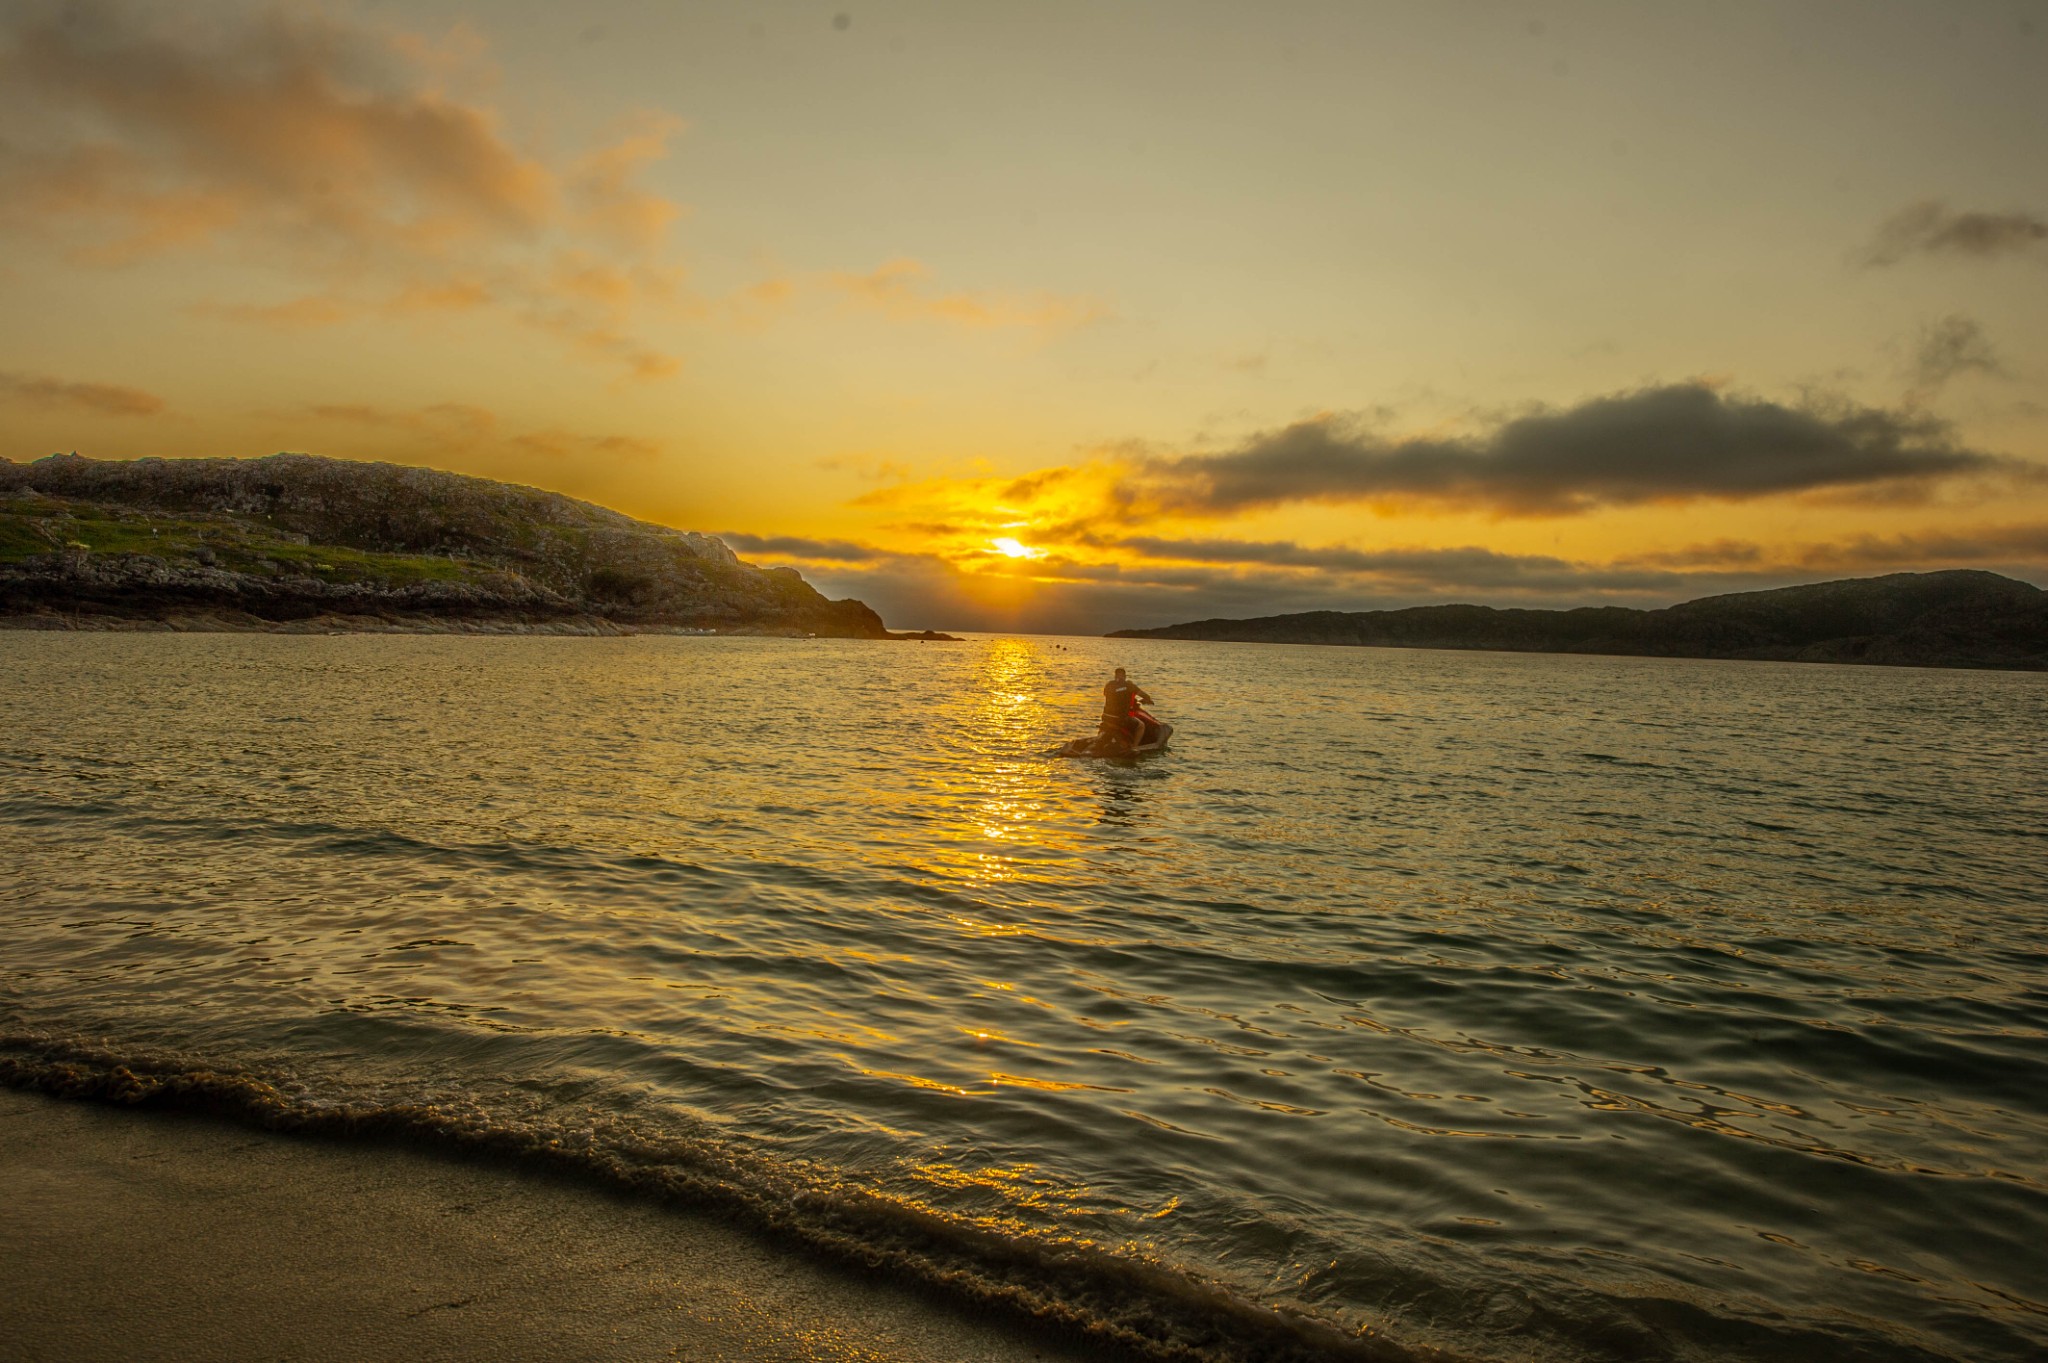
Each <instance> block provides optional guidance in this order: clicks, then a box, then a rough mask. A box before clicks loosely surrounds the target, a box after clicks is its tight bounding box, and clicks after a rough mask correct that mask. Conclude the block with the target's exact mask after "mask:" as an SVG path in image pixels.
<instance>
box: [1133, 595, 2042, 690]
mask: <svg viewBox="0 0 2048 1363" xmlns="http://www.w3.org/2000/svg"><path fill="white" fill-rule="evenodd" d="M1109 637H1110V638H1113V639H1207V640H1215V641H1219V642H1226V641H1227V642H1236V643H1266V644H1346V645H1354V646H1360V645H1362V646H1369V647H1380V648H1459V649H1496V650H1502V651H1506V652H1522V653H1619V654H1645V655H1655V656H1661V657H1673V658H1771V659H1781V660H1786V661H1793V662H1822V663H1884V664H1893V665H1899V666H1908V667H1993V668H2016V669H2028V670H2039V669H2048V593H2044V592H2042V591H2041V590H2040V589H2039V588H2038V587H2034V586H2032V585H2030V584H2028V583H2025V582H2019V581H2016V580H2014V579H2013V578H2009V577H2001V576H2000V575H1998V574H1997V573H1987V572H1981V571H1976V570H1956V571H1951V572H1940V573H1892V574H1890V575H1888V576H1885V577H1869V578H1849V579H1846V580H1843V581H1839V582H1817V583H1814V584H1812V585H1811V586H1805V587H1783V588H1779V589H1778V590H1775V591H1763V592H1739V593H1736V594H1734V595H1731V596H1709V597H1703V598H1701V599H1700V600H1698V601H1688V602H1685V603H1684V604H1683V605H1678V606H1671V607H1668V608H1667V609H1664V610H1652V611H1645V610H1632V609H1629V608H1627V607H1623V606H1600V607H1585V608H1581V609H1579V610H1562V611H1558V610H1496V609H1494V608H1492V607H1490V606H1417V607H1414V608H1412V609H1409V610H1393V611H1308V612H1305V613H1303V614H1299V615H1268V616H1262V617H1260V618H1257V619H1251V620H1197V621H1194V622H1192V623H1190V624H1185V625H1167V626H1164V627H1162V628H1159V629H1124V630H1117V631H1116V632H1115V633H1114V634H1112V635H1110V636H1109Z"/></svg>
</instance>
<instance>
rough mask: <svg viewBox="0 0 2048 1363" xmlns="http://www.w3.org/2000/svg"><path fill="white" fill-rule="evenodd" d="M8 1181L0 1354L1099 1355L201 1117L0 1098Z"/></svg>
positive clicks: (599, 1212) (655, 1226)
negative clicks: (4, 1344) (2, 1347)
mask: <svg viewBox="0 0 2048 1363" xmlns="http://www.w3.org/2000/svg"><path fill="white" fill-rule="evenodd" d="M0 1185H4V1186H5V1187H7V1189H8V1191H9V1195H8V1197H6V1198H4V1199H0V1244H4V1245H6V1246H7V1247H8V1249H9V1253H7V1254H5V1255H0V1338H4V1339H7V1340H8V1341H10V1343H9V1347H8V1350H7V1352H8V1356H9V1357H10V1358H14V1359H21V1360H42V1359H50V1360H56V1359H64V1360H78V1361H79V1363H98V1361H99V1360H106V1363H115V1361H116V1360H121V1361H122V1363H126V1361H127V1360H138V1361H140V1360H151V1359H166V1360H168V1359H186V1358H209V1359H221V1360H242V1359H247V1360H251V1361H252V1363H254V1360H258V1359H263V1360H275V1359H282V1358H289V1359H293V1360H302V1361H303V1360H328V1359H333V1360H343V1359H359V1358H420V1359H431V1358H546V1359H550V1360H563V1361H564V1363H567V1361H568V1360H578V1359H591V1360H597V1359H669V1358H687V1359H691V1360H704V1361H705V1363H711V1361H712V1360H716V1361H717V1363H799V1361H801V1363H841V1361H842V1360H843V1361H844V1363H856V1360H858V1361H860V1363H868V1361H869V1360H879V1359H900V1360H905V1363H940V1361H941V1360H969V1359H975V1360H980V1359H986V1360H990V1361H991V1363H1026V1361H1027V1360H1035V1361H1036V1363H1080V1360H1083V1359H1085V1358H1090V1357H1101V1356H1102V1355H1101V1353H1100V1352H1099V1350H1096V1349H1090V1350H1086V1351H1083V1350H1078V1349H1075V1348H1073V1347H1071V1346H1069V1345H1067V1344H1066V1343H1064V1342H1063V1341H1060V1340H1056V1339H1053V1338H1050V1337H1048V1336H1045V1335H1042V1334H1037V1333H1036V1332H1032V1331H1029V1330H1028V1329H1020V1328H1019V1327H1018V1326H1017V1325H1016V1323H1015V1322H1013V1321H1007V1320H1000V1319H995V1318H989V1317H977V1316H976V1315H974V1314H973V1313H971V1312H969V1311H966V1310H964V1309H955V1308H952V1307H949V1306H946V1305H944V1304H941V1303H938V1302H936V1301H934V1300H932V1299H931V1297H930V1296H929V1295H928V1294H920V1293H918V1292H916V1291H914V1290H912V1289H909V1288H906V1287H904V1286H901V1285H899V1284H897V1283H894V1282H892V1281H890V1280H888V1279H886V1278H884V1277H882V1276H880V1275H864V1274H861V1273H859V1272H857V1271H855V1270H852V1269H845V1268H834V1267H831V1266H827V1265H822V1264H818V1263H815V1262H813V1261H810V1260H807V1259H804V1258H802V1257H800V1256H797V1255H795V1254H792V1253H789V1252H787V1251H782V1250H777V1249H775V1248H772V1247H770V1246H768V1245H765V1244H764V1243H763V1242H762V1241H761V1240H759V1239H758V1238H757V1237H755V1236H753V1235H750V1234H748V1233H747V1232H744V1231H741V1230H738V1229H735V1228H733V1227H731V1226H728V1225H725V1224H722V1223H721V1222H719V1221H718V1220H716V1219H715V1218H713V1217H711V1216H709V1215H705V1214H701V1213H695V1212H691V1211H689V1210H688V1209H679V1208H675V1207H669V1206H660V1205H651V1204H649V1203H646V1202H644V1201H636V1200H633V1199H630V1198H625V1197H620V1196H617V1195H615V1194H612V1193H608V1192H605V1191H603V1190H600V1189H595V1188H589V1187H583V1186H579V1185H576V1184H574V1183H571V1182H568V1181H565V1180H561V1179H555V1178H549V1177H546V1176H544V1175H540V1174H536V1173H533V1172H531V1171H524V1170H520V1169H517V1168H511V1167H506V1166H504V1165H499V1164H493V1163H489V1162H482V1161H467V1160H459V1159H453V1158H449V1157H447V1156H445V1155H440V1154H436V1153H433V1152H431V1151H422V1150H415V1149H410V1148H405V1147H399V1146H393V1145H389V1144H351V1143H343V1142H337V1141H325V1140H318V1139H306V1138H303V1137H294V1136H287V1135H280V1134H277V1133H273V1132H267V1131H262V1130H257V1129H253V1128H251V1127H249V1126H246V1125H241V1124H236V1123H232V1122H228V1121H224V1120H222V1119H219V1118H216V1117H210V1116H206V1115H199V1114H191V1113H179V1112H164V1111H141V1110H126V1111H124V1110H118V1109H116V1108H113V1107H110V1106H105V1105H102V1104H97V1103H90V1102H79V1101H76V1100H70V1099H63V1098H56V1097H51V1096H47V1095H44V1094H39V1093H33V1092H27V1091H23V1090H20V1089H15V1088H11V1087H0Z"/></svg>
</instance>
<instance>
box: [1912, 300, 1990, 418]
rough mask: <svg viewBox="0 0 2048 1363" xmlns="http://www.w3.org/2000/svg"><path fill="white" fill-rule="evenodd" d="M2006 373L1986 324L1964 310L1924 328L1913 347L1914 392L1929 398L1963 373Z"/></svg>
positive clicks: (1916, 396) (1924, 398) (1921, 398)
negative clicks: (1980, 323) (1978, 321)
mask: <svg viewBox="0 0 2048 1363" xmlns="http://www.w3.org/2000/svg"><path fill="white" fill-rule="evenodd" d="M1969 373H1977V374H1988V375H1992V376H1994V377H1999V376H2003V375H2004V374H2005V366H2004V365H2003V364H2002V363H2000V362H1999V359H1998V355H1997V352H1995V351H1993V350H1992V348H1991V342H1990V340H1989V339H1987V338H1986V337H1985V335H1984V328H1982V327H1980V326H1978V325H1977V323H1976V321H1975V320H1974V319H1972V318H1969V317H1965V316H1964V315H1963V314H1961V313H1959V312H1958V313H1950V314H1949V315H1948V316H1947V317H1944V318H1942V319H1941V320H1940V321H1938V322H1930V323H1928V324H1927V325H1926V326H1925V327H1922V328H1921V330H1920V338H1919V341H1918V343H1917V344H1916V346H1915V347H1914V350H1913V364H1912V376H1913V389H1912V392H1913V396H1914V398H1915V399H1916V400H1919V401H1925V400H1927V399H1929V398H1932V397H1933V396H1934V395H1935V394H1937V393H1939V392H1940V391H1941V390H1942V389H1943V388H1944V387H1946V386H1947V384H1948V382H1949V380H1950V379H1953V378H1955V377H1957V376H1958V375H1960V374H1969Z"/></svg>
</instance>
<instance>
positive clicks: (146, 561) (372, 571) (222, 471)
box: [0, 454, 886, 638]
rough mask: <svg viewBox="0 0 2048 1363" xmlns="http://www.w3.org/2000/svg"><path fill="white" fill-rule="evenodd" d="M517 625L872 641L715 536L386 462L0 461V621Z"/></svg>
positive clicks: (850, 616)
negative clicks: (165, 617)
mask: <svg viewBox="0 0 2048 1363" xmlns="http://www.w3.org/2000/svg"><path fill="white" fill-rule="evenodd" d="M50 611H64V612H86V613H93V614H98V613H108V614H117V615H128V616H150V615H156V614H166V613H177V612H191V611H212V612H222V611H226V612H234V613H239V614H242V615H247V616H252V617H255V618H256V619H258V620H288V619H295V618H302V617H306V616H311V615H321V614H330V615H343V616H374V617H394V618H396V617H405V618H416V617H419V616H422V615H426V616H438V617H446V618H452V619H462V618H467V619H484V618H494V619H500V620H504V619H513V620H519V621H527V622H533V623H542V622H547V621H560V620H564V619H568V618H573V617H589V618H593V619H596V620H599V621H603V622H609V623H611V624H615V625H623V626H653V627H683V628H700V629H718V630H753V631H761V632H777V633H813V634H820V635H829V636H839V637H853V638H879V637H883V636H884V635H885V633H886V631H885V630H884V629H883V627H882V621H881V619H880V617H878V616H877V615H876V614H875V613H874V612H873V611H871V610H869V609H868V608H867V607H866V606H864V605H862V604H861V603H860V602H858V601H850V600H849V601H828V600H826V599H825V598H824V597H822V596H820V595H819V594H818V593H817V592H816V591H815V590H814V589H812V588H811V586H810V585H809V584H808V583H806V582H804V580H803V579H802V577H800V576H799V575H798V574H797V573H796V572H794V571H793V570H790V569H786V568H778V569H765V570H764V569H760V568H755V567H753V566H751V565H749V564H746V563H742V562H741V561H740V560H739V558H738V557H737V556H736V555H734V553H733V552H732V550H731V549H729V548H727V547H726V545H725V544H724V543H723V542H722V541H720V540H717V539H715V538H713V537H711V536H709V535H701V534H696V533H692V532H689V531H682V530H672V529H669V528H668V527H666V526H660V525H652V524H649V523H648V522H645V521H636V520H634V519H632V518H631V517H629V516H624V515H621V514H620V513H618V512H616V511H610V510H607V509H605V508H603V507H600V506H594V505H592V504H590V503H589V502H581V501H577V500H576V499H574V498H571V497H564V496H561V495H560V494H558V493H552V492H544V491H541V490H539V489H537V488H529V487H519V486H515V485H513V484H509V483H500V482H494V481H492V480H490V479H486V478H471V477H466V476H464V475H461V474H454V473H442V472H438V471H436V470H432V469H420V468H408V467H404V466H401V465H396V464H370V463H355V462H352V461H348V460H340V459H323V458H318V457H315V456H311V455H302V454H278V455H272V456H270V457H269V458H265V459H246V460H245V459H142V460H134V461H128V460H95V459H81V458H79V457H78V456H76V455H54V456H52V457H50V458H48V459H40V460H37V461H36V462H34V463H30V464H16V463H12V462H9V461H6V460H0V614H6V613H13V614H16V615H20V614H23V613H29V612H50Z"/></svg>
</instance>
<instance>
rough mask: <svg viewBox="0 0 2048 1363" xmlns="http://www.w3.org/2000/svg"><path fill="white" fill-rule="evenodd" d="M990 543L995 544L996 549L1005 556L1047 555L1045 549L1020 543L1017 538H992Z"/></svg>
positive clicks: (1034, 556) (1030, 556) (1035, 556)
mask: <svg viewBox="0 0 2048 1363" xmlns="http://www.w3.org/2000/svg"><path fill="white" fill-rule="evenodd" d="M989 543H990V544H992V545H994V546H995V551H996V552H997V553H999V554H1001V555H1002V556H1003V557H1004V558H1042V557H1044V555H1045V550H1043V549H1033V548H1032V547H1031V546H1030V545H1028V544H1019V543H1018V542H1017V541H1016V540H1013V539H1009V538H1007V537H1005V538H1003V539H999V540H990V541H989Z"/></svg>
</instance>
